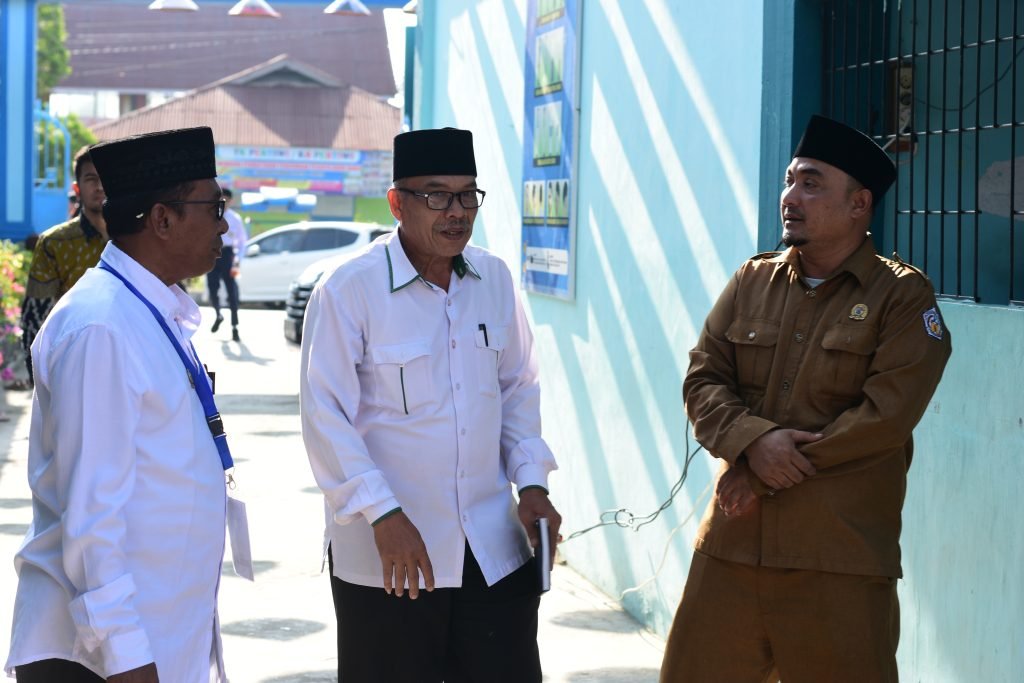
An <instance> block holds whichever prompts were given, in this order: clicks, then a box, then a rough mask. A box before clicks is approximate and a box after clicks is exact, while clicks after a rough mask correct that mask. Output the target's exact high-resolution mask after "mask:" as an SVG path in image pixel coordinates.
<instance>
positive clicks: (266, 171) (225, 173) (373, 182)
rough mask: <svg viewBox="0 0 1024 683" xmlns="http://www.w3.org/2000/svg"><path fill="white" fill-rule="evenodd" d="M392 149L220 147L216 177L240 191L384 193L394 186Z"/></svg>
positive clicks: (355, 195)
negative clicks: (283, 189) (279, 189)
mask: <svg viewBox="0 0 1024 683" xmlns="http://www.w3.org/2000/svg"><path fill="white" fill-rule="evenodd" d="M391 156H392V155H391V152H390V151H387V152H380V151H359V150H337V149H317V148H302V147H295V148H289V147H241V146H233V145H218V146H217V176H218V180H219V181H220V183H221V184H222V185H224V186H225V187H230V188H231V189H232V190H234V191H235V192H236V193H238V192H259V191H260V188H261V187H281V188H294V189H296V190H298V191H299V192H303V193H310V194H318V195H343V196H349V197H383V196H384V195H385V194H387V191H388V188H389V187H390V186H391Z"/></svg>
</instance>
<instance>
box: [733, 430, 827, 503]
mask: <svg viewBox="0 0 1024 683" xmlns="http://www.w3.org/2000/svg"><path fill="white" fill-rule="evenodd" d="M822 436H823V435H822V434H816V433H814V432H805V431H801V430H799V429H773V430H772V431H770V432H766V433H764V434H762V435H761V436H759V437H758V438H757V439H755V440H754V441H753V442H751V444H750V445H749V446H747V448H746V450H745V451H744V454H745V455H746V457H745V458H741V459H739V460H737V462H736V464H734V465H733V466H732V467H730V468H729V469H728V470H727V471H726V472H725V474H723V475H722V477H721V478H720V479H719V480H718V486H717V487H716V488H715V494H716V497H717V498H718V507H720V508H721V509H722V512H724V513H725V515H726V517H738V516H740V515H743V514H746V513H748V512H750V511H751V510H753V509H754V508H755V507H756V506H757V505H758V503H759V500H760V499H759V498H758V496H757V494H756V493H754V490H753V488H751V485H750V479H749V476H750V471H753V473H754V474H755V475H757V478H758V479H760V480H761V481H762V482H764V483H765V485H767V486H769V487H771V488H772V489H774V490H776V491H778V490H781V489H787V488H789V487H790V486H793V485H795V484H799V483H800V482H802V481H803V480H804V479H806V478H807V477H811V476H814V474H815V472H816V470H815V469H814V466H813V465H812V464H811V462H810V461H809V460H808V459H807V458H806V457H804V455H803V454H802V453H800V451H799V450H797V446H798V445H800V444H805V443H812V442H814V441H817V440H819V439H821V438H822Z"/></svg>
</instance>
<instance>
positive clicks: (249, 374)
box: [0, 309, 664, 683]
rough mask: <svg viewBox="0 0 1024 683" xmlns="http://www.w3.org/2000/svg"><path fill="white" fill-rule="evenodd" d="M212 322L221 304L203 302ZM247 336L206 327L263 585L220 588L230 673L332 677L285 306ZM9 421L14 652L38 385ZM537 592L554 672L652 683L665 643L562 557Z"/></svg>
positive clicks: (260, 682)
mask: <svg viewBox="0 0 1024 683" xmlns="http://www.w3.org/2000/svg"><path fill="white" fill-rule="evenodd" d="M203 315H204V320H206V321H208V322H212V318H213V313H212V310H210V309H203ZM240 317H241V325H240V327H239V330H240V333H241V337H242V342H241V343H240V344H238V343H234V342H231V341H230V338H231V330H230V327H229V326H228V325H224V326H223V327H222V328H221V330H220V331H219V332H218V333H217V334H216V335H213V334H211V333H210V332H209V329H208V325H207V324H205V323H204V328H203V330H202V331H201V332H200V333H199V334H198V335H197V338H196V348H197V350H198V352H199V355H200V358H201V359H202V360H203V362H204V363H206V364H207V365H208V366H209V367H210V369H211V370H214V371H215V372H216V373H217V403H218V407H219V408H220V410H221V412H222V413H223V415H224V421H225V426H226V429H227V432H228V436H229V439H230V442H231V450H232V453H234V454H235V461H236V465H237V467H236V474H235V477H236V479H237V481H238V483H239V487H238V490H237V493H238V495H239V497H240V498H242V499H243V500H244V501H245V502H246V505H247V507H248V514H249V528H250V532H251V535H252V549H253V558H254V560H255V568H256V582H255V583H249V582H247V581H245V580H243V579H240V578H238V577H236V576H235V575H234V573H233V571H232V569H231V564H230V558H227V559H226V561H225V570H224V575H223V576H224V578H223V583H222V587H221V595H220V613H221V620H222V623H223V632H224V647H225V657H226V663H227V668H228V674H229V675H230V677H231V679H232V681H234V683H312V682H321V681H334V680H336V671H337V658H336V654H335V625H334V611H333V604H332V602H331V596H330V587H329V583H328V579H327V576H326V574H322V573H321V570H320V556H321V547H322V543H321V539H322V532H323V503H322V497H321V495H320V492H319V489H317V488H316V485H315V483H314V481H313V477H312V475H311V473H310V470H309V465H308V462H307V460H306V455H305V452H304V450H303V446H302V439H301V436H300V433H299V429H300V427H299V418H298V359H299V353H298V348H297V347H295V346H292V345H290V344H288V343H287V342H286V341H285V339H284V337H283V334H282V325H283V321H284V312H283V311H278V310H273V311H271V310H258V309H246V310H243V311H241V316H240ZM7 403H8V408H7V411H8V413H9V414H10V415H11V418H12V419H11V421H9V422H0V595H5V596H7V597H6V599H3V600H0V656H2V658H3V659H6V651H7V643H8V642H9V638H10V624H11V610H12V607H13V596H14V590H15V584H16V576H15V573H14V570H13V566H12V564H11V558H13V556H14V553H15V552H16V550H17V548H18V546H19V545H20V543H21V539H22V536H23V535H24V533H25V531H26V529H27V528H28V525H29V522H30V521H31V503H30V493H29V490H28V484H27V478H26V469H25V468H26V460H27V454H28V433H29V412H30V407H31V395H30V393H29V392H24V391H22V392H17V391H8V392H7ZM552 584H553V588H552V590H551V592H550V593H548V594H547V595H545V596H544V598H543V599H542V600H541V613H540V617H541V620H540V635H539V640H540V649H541V658H542V661H543V667H544V672H545V675H544V680H545V681H549V682H550V683H578V682H587V683H653V682H654V681H657V679H658V669H659V666H660V664H661V657H662V651H663V649H664V642H663V641H662V640H661V639H660V638H658V637H657V636H655V635H654V634H652V633H651V632H649V631H646V630H644V629H643V628H642V627H641V626H640V625H639V624H638V623H637V622H636V621H634V620H633V619H632V618H631V617H630V616H629V615H627V614H626V613H625V612H623V611H622V610H621V609H619V607H618V605H617V604H616V603H615V602H614V601H613V600H612V599H611V598H609V597H608V596H607V595H605V594H603V593H601V592H600V591H599V590H598V589H597V588H595V587H594V586H593V585H591V584H590V583H588V582H587V581H586V580H585V579H584V578H583V577H581V576H580V575H579V574H577V573H576V572H574V571H573V570H572V569H571V568H569V567H566V566H557V567H556V568H555V572H554V574H553V580H552Z"/></svg>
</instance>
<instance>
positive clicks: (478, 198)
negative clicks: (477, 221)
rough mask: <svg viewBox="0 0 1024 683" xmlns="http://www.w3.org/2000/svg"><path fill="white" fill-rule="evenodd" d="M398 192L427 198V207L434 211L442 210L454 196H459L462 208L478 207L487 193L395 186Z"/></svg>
mask: <svg viewBox="0 0 1024 683" xmlns="http://www.w3.org/2000/svg"><path fill="white" fill-rule="evenodd" d="M395 189H396V190H398V191H399V192H405V193H407V194H411V195H415V196H417V197H423V198H424V199H426V200H427V208H428V209H433V210H434V211H444V210H445V209H447V208H448V207H449V206H451V205H452V202H453V201H455V198H456V197H458V198H459V204H460V205H461V206H462V208H463V209H478V208H480V205H481V204H483V203H484V197H485V196H487V193H486V192H484V191H483V190H464V191H462V192H416V191H415V190H407V189H405V188H404V187H396V188H395Z"/></svg>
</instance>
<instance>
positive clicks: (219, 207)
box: [160, 197, 228, 220]
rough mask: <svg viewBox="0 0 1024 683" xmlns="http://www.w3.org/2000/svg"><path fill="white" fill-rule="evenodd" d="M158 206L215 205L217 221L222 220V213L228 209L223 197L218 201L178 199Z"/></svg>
mask: <svg viewBox="0 0 1024 683" xmlns="http://www.w3.org/2000/svg"><path fill="white" fill-rule="evenodd" d="M160 204H167V205H168V206H172V205H174V204H216V205H217V220H221V219H222V218H224V211H225V210H226V209H227V208H228V200H227V199H224V197H221V198H220V199H187V200H186V199H179V200H176V201H173V202H160Z"/></svg>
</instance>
